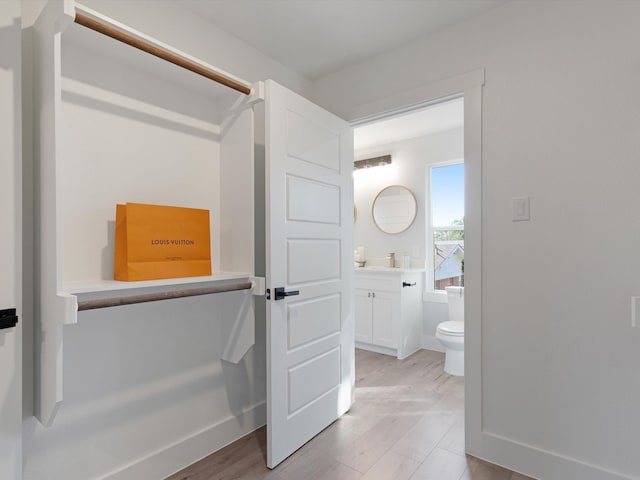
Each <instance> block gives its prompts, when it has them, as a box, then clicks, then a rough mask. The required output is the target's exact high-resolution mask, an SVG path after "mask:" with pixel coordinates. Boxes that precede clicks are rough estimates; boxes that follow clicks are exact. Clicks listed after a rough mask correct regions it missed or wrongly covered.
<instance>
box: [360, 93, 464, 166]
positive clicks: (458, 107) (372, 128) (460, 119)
mask: <svg viewBox="0 0 640 480" xmlns="http://www.w3.org/2000/svg"><path fill="white" fill-rule="evenodd" d="M462 126H464V100H463V99H462V98H456V99H454V100H450V101H447V102H443V103H438V104H435V105H431V106H428V107H425V108H422V109H420V110H415V111H412V112H410V113H406V114H402V115H397V116H394V117H391V118H387V119H383V120H378V121H376V122H374V123H370V124H368V125H363V126H359V127H356V128H354V130H353V148H354V150H355V152H356V154H357V153H358V151H361V150H367V149H369V148H373V147H376V146H378V145H387V144H390V143H395V142H400V141H402V140H408V139H410V138H417V137H421V136H424V135H430V134H433V133H437V132H442V131H445V130H451V129H453V128H460V127H462Z"/></svg>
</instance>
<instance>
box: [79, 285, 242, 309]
mask: <svg viewBox="0 0 640 480" xmlns="http://www.w3.org/2000/svg"><path fill="white" fill-rule="evenodd" d="M252 287H253V285H252V284H251V282H244V283H234V284H229V285H220V286H217V287H204V288H189V289H187V290H175V291H172V292H159V293H147V294H143V295H131V296H129V297H119V298H102V299H99V300H85V301H83V302H78V311H79V312H80V311H82V310H95V309H97V308H108V307H119V306H122V305H133V304H135V303H146V302H155V301H158V300H171V299H173V298H184V297H194V296H197V295H210V294H212V293H222V292H235V291H237V290H251V288H252Z"/></svg>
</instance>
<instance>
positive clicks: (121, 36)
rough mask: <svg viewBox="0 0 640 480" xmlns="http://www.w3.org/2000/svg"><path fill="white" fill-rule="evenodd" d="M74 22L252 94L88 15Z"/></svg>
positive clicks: (233, 82) (230, 80)
mask: <svg viewBox="0 0 640 480" xmlns="http://www.w3.org/2000/svg"><path fill="white" fill-rule="evenodd" d="M74 21H75V23H77V24H78V25H82V26H84V27H87V28H90V29H91V30H94V31H96V32H99V33H102V34H103V35H106V36H108V37H111V38H113V39H115V40H118V41H120V42H122V43H126V44H127V45H130V46H132V47H135V48H138V49H140V50H142V51H143V52H147V53H150V54H151V55H155V56H156V57H158V58H161V59H163V60H166V61H167V62H170V63H173V64H174V65H178V66H179V67H182V68H186V69H187V70H190V71H192V72H194V73H197V74H198V75H202V76H203V77H206V78H208V79H210V80H213V81H214V82H218V83H220V84H222V85H225V86H227V87H229V88H232V89H234V90H236V91H238V92H240V93H244V94H245V95H249V94H250V93H251V88H249V87H247V86H246V85H243V84H241V83H238V82H236V81H235V80H233V79H231V78H228V77H226V76H224V75H222V74H220V73H217V72H214V71H212V70H209V69H208V68H205V67H202V66H201V65H198V64H197V63H194V62H190V61H189V60H186V59H184V58H181V57H180V56H178V55H176V54H174V53H171V52H168V51H166V50H164V49H162V48H160V47H157V46H155V45H152V44H151V43H149V42H145V41H144V40H140V39H139V38H136V37H134V36H132V35H129V34H127V33H124V32H121V31H120V30H117V29H115V28H113V27H110V26H109V25H105V24H103V23H101V22H99V21H98V20H95V19H93V18H90V17H88V16H87V15H83V14H82V13H79V12H76V15H75V20H74Z"/></svg>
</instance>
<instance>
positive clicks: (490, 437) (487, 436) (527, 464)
mask: <svg viewBox="0 0 640 480" xmlns="http://www.w3.org/2000/svg"><path fill="white" fill-rule="evenodd" d="M481 436H482V440H481V441H480V442H479V443H478V444H477V445H470V444H469V442H467V453H468V454H470V455H473V456H474V457H478V458H481V459H483V460H486V461H488V462H491V463H495V464H496V465H500V466H502V467H505V468H508V469H509V470H513V471H516V472H521V473H523V474H525V475H528V476H530V477H533V478H537V479H541V480H567V479H580V480H638V478H639V477H637V476H632V475H631V474H626V473H623V472H616V471H614V470H611V469H607V468H603V467H601V466H598V465H593V464H590V463H587V462H584V461H581V460H578V459H575V458H571V457H568V456H564V455H561V454H558V453H556V452H551V451H548V450H544V449H541V448H537V447H534V446H532V445H527V444H524V443H520V442H517V441H514V440H512V439H509V438H505V437H503V436H500V435H496V434H493V433H488V432H483V433H482V434H481ZM471 443H476V442H471Z"/></svg>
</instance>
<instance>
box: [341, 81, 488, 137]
mask: <svg viewBox="0 0 640 480" xmlns="http://www.w3.org/2000/svg"><path fill="white" fill-rule="evenodd" d="M482 85H484V68H478V69H476V70H472V71H470V72H467V73H463V74H460V75H457V76H455V77H452V78H447V79H443V80H440V81H438V82H433V83H429V84H426V85H421V86H420V87H417V88H413V89H411V90H406V91H403V92H399V93H396V94H393V95H389V96H388V97H384V98H380V99H377V100H374V101H372V102H369V103H365V104H363V105H358V106H357V107H355V108H354V109H353V110H352V111H351V112H350V114H349V115H347V118H348V120H350V121H351V124H352V125H353V126H356V125H363V124H365V123H370V122H373V121H375V120H378V119H380V118H387V117H390V116H392V115H397V114H399V113H405V112H410V111H412V110H416V109H419V108H423V107H425V106H427V105H432V104H434V103H440V102H442V101H443V100H449V99H453V98H456V97H459V96H460V94H461V93H463V92H464V91H465V90H467V89H469V88H473V87H476V86H482Z"/></svg>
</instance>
